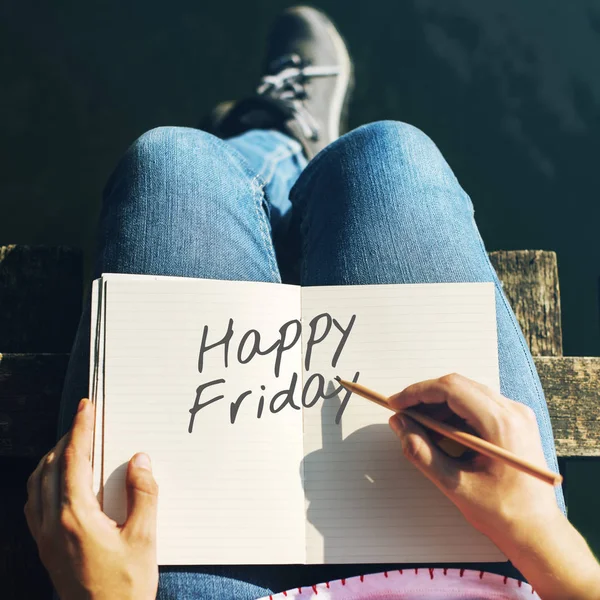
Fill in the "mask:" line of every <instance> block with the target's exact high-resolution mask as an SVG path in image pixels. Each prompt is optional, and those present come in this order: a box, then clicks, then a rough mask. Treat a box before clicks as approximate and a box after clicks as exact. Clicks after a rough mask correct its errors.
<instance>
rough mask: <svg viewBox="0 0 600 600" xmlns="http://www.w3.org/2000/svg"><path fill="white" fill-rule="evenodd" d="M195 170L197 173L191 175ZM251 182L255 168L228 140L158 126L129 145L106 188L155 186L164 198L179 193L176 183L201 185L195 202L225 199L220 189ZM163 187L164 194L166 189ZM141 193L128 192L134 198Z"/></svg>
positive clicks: (167, 200)
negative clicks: (244, 160)
mask: <svg viewBox="0 0 600 600" xmlns="http://www.w3.org/2000/svg"><path fill="white" fill-rule="evenodd" d="M191 173H193V177H192V176H190V174H191ZM234 178H235V179H236V180H248V181H250V182H251V181H252V173H251V172H250V171H249V169H248V167H247V166H246V165H245V164H243V163H242V162H241V161H240V160H239V157H238V156H237V155H236V153H235V151H234V150H233V149H232V148H230V147H229V146H228V145H227V144H226V143H225V142H224V141H223V140H221V139H219V138H217V137H216V136H214V135H212V134H210V133H206V132H205V131H201V130H198V129H192V128H188V127H156V128H155V129H151V130H149V131H147V132H146V133H144V134H143V135H141V136H140V137H139V138H138V139H137V140H136V141H135V142H133V144H131V146H130V147H129V148H128V149H127V151H126V152H125V154H124V156H123V157H122V159H121V160H120V161H119V163H118V165H117V167H116V169H115V172H114V173H113V174H112V176H111V177H110V178H109V180H108V182H107V184H106V187H105V189H104V197H105V198H106V197H108V196H110V195H111V193H112V192H113V191H114V190H115V187H116V186H123V185H126V186H127V187H134V188H137V187H140V186H145V185H146V186H147V185H150V184H151V185H152V186H153V187H154V191H155V193H156V194H157V195H158V196H159V197H160V200H161V201H164V202H165V203H168V202H169V201H170V200H172V199H173V198H174V195H173V193H171V192H172V191H173V190H172V188H173V187H178V188H180V187H181V186H182V185H183V186H184V187H186V182H187V187H193V188H195V189H197V191H198V193H197V194H196V198H195V200H196V201H199V202H201V201H212V202H215V201H218V202H222V201H226V200H227V198H228V195H227V194H225V193H222V191H221V190H223V189H225V188H226V187H227V184H228V183H231V180H232V179H234ZM161 192H162V193H161ZM139 196H140V194H127V195H125V197H128V198H129V199H131V200H134V199H135V198H136V197H139Z"/></svg>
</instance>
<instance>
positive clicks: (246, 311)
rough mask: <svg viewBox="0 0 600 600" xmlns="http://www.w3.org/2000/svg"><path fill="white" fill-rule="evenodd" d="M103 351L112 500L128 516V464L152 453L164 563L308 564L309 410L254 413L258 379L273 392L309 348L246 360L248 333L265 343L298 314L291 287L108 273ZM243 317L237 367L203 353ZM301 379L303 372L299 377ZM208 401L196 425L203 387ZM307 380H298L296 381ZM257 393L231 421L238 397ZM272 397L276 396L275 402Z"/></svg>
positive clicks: (107, 494) (107, 493) (106, 495)
mask: <svg viewBox="0 0 600 600" xmlns="http://www.w3.org/2000/svg"><path fill="white" fill-rule="evenodd" d="M105 303H106V315H105V319H106V322H105V328H106V340H105V348H104V353H105V356H104V369H105V373H106V377H105V386H104V431H103V436H104V450H103V465H104V472H103V477H102V479H103V500H104V505H103V508H104V510H105V512H106V513H107V514H108V515H109V516H111V517H112V518H114V519H115V520H117V521H118V522H122V521H123V520H124V518H125V516H126V513H125V510H126V501H125V489H124V475H125V466H126V463H127V461H128V460H129V459H130V457H131V456H132V455H133V454H135V453H136V452H140V451H143V452H147V453H148V454H149V455H150V456H151V458H152V462H153V471H154V474H155V477H156V479H157V481H158V484H159V487H160V496H159V515H158V560H159V563H160V564H239V563H244V564H252V563H302V562H304V561H305V544H304V518H303V492H302V482H301V470H300V469H301V463H302V415H301V412H300V411H299V410H298V411H297V410H282V411H281V412H279V413H277V414H271V413H270V412H269V411H268V410H264V411H263V414H262V416H261V418H260V419H259V418H257V406H258V400H259V397H260V394H261V393H262V390H261V387H260V386H261V385H264V386H265V391H264V393H265V395H267V398H268V400H270V398H271V397H272V395H273V394H274V393H276V392H277V391H279V390H282V389H283V388H284V387H285V386H286V383H289V382H290V380H291V377H292V374H293V373H294V372H296V371H297V369H298V367H299V365H300V364H301V355H300V353H301V344H300V343H298V344H296V346H295V348H293V349H292V350H290V351H289V352H286V353H285V354H284V355H283V357H282V363H281V371H280V374H279V377H278V378H275V377H274V374H273V358H272V356H264V357H263V356H258V357H256V358H255V359H253V360H252V362H251V364H250V363H249V364H248V365H240V364H239V363H238V362H237V360H236V358H235V355H236V351H237V347H238V344H239V341H240V338H241V336H242V334H243V333H245V332H246V331H248V330H250V329H256V330H258V331H260V333H261V335H262V337H263V340H264V341H263V346H264V347H266V346H268V345H270V344H271V343H272V342H273V341H275V340H276V339H277V338H278V336H279V332H278V329H279V328H280V327H281V325H282V324H283V323H285V322H286V321H289V320H293V319H298V317H299V315H300V289H299V288H297V287H292V286H284V285H275V284H263V283H242V282H228V281H208V280H191V279H178V278H170V279H168V280H165V279H162V280H161V279H159V278H135V279H132V278H129V279H127V278H118V277H112V278H107V279H106V297H105ZM230 317H233V318H234V335H233V337H232V340H231V342H230V348H229V361H228V367H227V368H225V367H224V352H223V348H222V347H220V348H218V349H214V350H210V351H207V353H206V354H205V361H204V365H203V372H202V373H199V371H198V355H199V349H200V344H201V340H202V333H203V329H204V326H205V325H209V338H208V339H209V341H211V342H212V343H214V342H216V341H218V340H220V339H221V338H222V337H223V336H224V334H225V333H226V330H227V325H228V321H229V318H230ZM300 377H301V374H300ZM221 378H223V379H225V380H226V383H224V384H220V385H219V386H218V387H213V388H207V390H206V395H205V396H202V398H205V399H206V400H209V399H211V398H213V397H215V396H216V395H218V394H222V395H224V399H222V400H219V401H217V402H215V403H213V404H211V405H209V406H207V407H205V408H203V409H202V410H201V411H199V412H198V413H197V415H196V417H195V422H194V426H193V431H192V433H188V427H189V421H190V412H189V410H190V408H192V406H193V404H194V400H195V396H196V390H197V387H198V386H199V385H201V384H202V383H206V382H208V381H213V380H217V379H221ZM299 385H300V384H299ZM246 390H252V394H251V395H249V396H247V397H246V398H245V399H244V400H243V403H242V404H241V407H240V409H239V412H238V414H237V419H236V422H235V424H233V425H232V424H231V423H230V404H231V401H235V400H236V399H237V397H238V396H239V395H240V394H241V393H242V392H244V391H246ZM268 400H267V401H268Z"/></svg>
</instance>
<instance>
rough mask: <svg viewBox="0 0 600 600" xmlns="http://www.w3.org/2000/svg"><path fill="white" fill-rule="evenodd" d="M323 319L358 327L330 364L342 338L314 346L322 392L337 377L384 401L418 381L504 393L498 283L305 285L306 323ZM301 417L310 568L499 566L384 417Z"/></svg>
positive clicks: (321, 410) (358, 409)
mask: <svg viewBox="0 0 600 600" xmlns="http://www.w3.org/2000/svg"><path fill="white" fill-rule="evenodd" d="M324 312H327V313H330V314H331V315H332V316H333V317H334V318H336V319H337V320H338V321H339V322H340V323H341V324H344V325H345V324H347V323H348V322H349V321H350V318H351V317H352V315H356V320H355V322H354V326H353V329H352V332H351V335H350V336H349V338H348V342H347V344H346V346H345V347H344V349H343V351H342V353H341V355H340V357H339V362H338V363H337V365H336V366H335V368H334V367H332V365H331V359H332V356H333V353H334V352H335V348H336V346H337V344H338V342H339V339H340V336H339V335H338V336H331V337H328V338H326V339H325V340H324V341H323V342H322V344H319V345H318V346H316V347H315V349H314V351H313V353H312V357H311V365H310V371H309V373H307V374H306V375H305V378H306V377H308V376H310V374H311V373H313V372H315V373H322V374H323V375H325V376H326V379H327V380H328V385H329V390H332V389H333V390H334V389H335V387H337V386H338V384H337V382H335V381H333V378H334V377H335V376H336V375H339V376H340V377H342V379H348V380H352V378H353V377H354V375H355V373H356V372H357V371H358V372H359V373H360V375H359V379H358V381H359V383H362V384H363V385H366V386H367V387H369V388H371V389H374V390H376V391H378V392H380V393H383V394H385V395H391V394H393V393H395V392H398V391H400V390H402V389H403V388H404V387H406V386H407V385H409V384H411V383H415V382H417V381H422V380H425V379H430V378H435V377H439V376H442V375H444V374H447V373H452V372H457V373H461V374H463V375H465V376H467V377H470V378H472V379H475V380H477V381H479V382H481V383H484V384H487V385H489V386H490V387H492V388H494V389H499V375H498V354H497V334H496V320H495V304H494V288H493V284H486V283H476V284H426V285H381V286H369V287H363V286H343V287H310V288H303V290H302V317H303V323H304V324H305V335H304V339H303V343H304V346H305V348H306V344H307V335H306V323H307V322H309V321H310V320H311V319H312V318H314V316H315V315H318V314H321V313H324ZM344 394H345V392H343V393H342V394H340V395H339V396H338V397H336V398H333V399H330V400H325V401H322V402H321V403H319V404H318V405H315V407H313V408H310V409H306V410H305V411H304V414H303V416H304V453H305V459H304V478H305V494H306V505H305V508H306V550H307V562H308V563H352V562H414V563H419V562H469V561H504V560H506V558H505V557H504V555H502V554H501V553H500V552H499V550H498V549H497V548H496V547H495V546H494V545H493V544H492V543H491V542H490V541H489V540H488V539H487V538H485V537H484V536H483V535H481V534H480V533H479V532H477V531H476V530H475V529H474V528H473V527H472V526H471V525H469V524H468V523H467V522H466V521H465V519H464V518H463V517H462V515H461V514H460V512H459V511H458V509H456V508H455V507H454V505H453V504H452V503H451V502H450V501H449V500H448V499H447V498H446V497H445V496H444V495H443V494H442V493H441V492H440V491H439V490H438V489H437V488H436V487H435V485H433V484H432V483H431V482H430V481H429V480H427V479H426V478H425V477H424V476H423V475H422V474H421V473H420V472H419V471H418V470H417V469H416V468H415V467H414V466H413V465H412V464H410V463H409V462H408V460H407V459H405V458H404V457H403V455H402V449H401V444H400V442H399V440H398V439H397V438H396V436H395V435H394V434H393V433H392V431H391V430H390V429H389V426H388V424H387V421H388V418H389V416H390V412H389V411H388V410H387V409H385V408H382V407H380V406H377V405H375V404H373V403H371V402H369V401H368V400H365V399H363V398H360V397H356V396H352V397H351V399H350V401H349V403H348V405H347V407H346V409H345V411H344V413H343V416H342V419H341V423H340V425H336V424H335V417H336V414H337V411H338V410H339V408H340V403H341V398H342V397H343V395H344Z"/></svg>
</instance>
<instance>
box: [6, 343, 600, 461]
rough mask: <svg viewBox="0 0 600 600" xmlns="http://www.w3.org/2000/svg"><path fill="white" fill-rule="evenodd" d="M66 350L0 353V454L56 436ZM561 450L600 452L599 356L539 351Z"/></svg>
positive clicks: (26, 453)
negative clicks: (548, 354)
mask: <svg viewBox="0 0 600 600" xmlns="http://www.w3.org/2000/svg"><path fill="white" fill-rule="evenodd" d="M67 361H68V356H67V355H66V354H61V355H58V354H57V355H52V354H50V355H49V354H46V355H44V354H42V355H22V354H20V355H19V354H17V355H15V354H13V355H0V456H13V457H32V458H39V457H40V456H42V455H43V454H44V453H45V452H47V451H48V450H49V449H50V448H51V447H52V445H53V444H54V441H55V434H56V420H57V415H58V406H59V400H60V392H61V387H62V381H63V378H64V374H65V370H66V366H67ZM535 363H536V366H537V369H538V372H539V375H540V379H541V381H542V386H543V388H544V391H545V392H546V399H547V401H548V409H549V411H550V417H551V419H552V427H553V429H554V438H555V441H556V451H557V454H558V456H565V457H567V456H600V386H599V382H600V358H582V357H572V356H568V357H536V358H535Z"/></svg>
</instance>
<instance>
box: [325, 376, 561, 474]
mask: <svg viewBox="0 0 600 600" xmlns="http://www.w3.org/2000/svg"><path fill="white" fill-rule="evenodd" d="M335 379H336V381H338V382H339V383H340V384H341V385H342V386H343V387H344V388H346V389H347V390H348V391H350V392H352V393H354V394H357V395H358V396H362V397H363V398H366V399H367V400H371V402H375V403H376V404H379V405H380V406H383V407H384V408H387V409H388V410H392V411H394V409H393V408H392V407H391V406H390V405H389V404H388V399H387V397H386V396H384V395H382V394H379V393H377V392H375V391H373V390H370V389H369V388H367V387H365V386H364V385H361V384H360V383H354V382H352V381H344V380H343V379H341V378H340V377H336V378H335ZM395 412H400V413H402V414H403V415H408V416H409V417H410V418H411V419H414V420H415V421H417V422H418V423H420V424H421V425H423V426H425V427H427V428H428V429H432V430H433V431H436V432H437V433H439V434H441V435H443V436H445V437H447V438H449V439H451V440H454V441H455V442H458V443H459V444H462V445H463V446H466V447H467V448H471V449H472V450H475V451H477V452H480V453H481V454H485V455H486V456H489V457H491V458H496V459H498V460H502V461H504V462H505V463H506V464H507V465H510V466H511V467H514V468H515V469H519V470H520V471H523V472H524V473H528V474H529V475H533V476H534V477H537V478H538V479H541V480H542V481H545V482H546V483H550V484H551V485H560V484H561V483H562V480H563V478H562V475H559V474H557V473H553V472H552V471H550V470H549V469H544V468H542V467H538V466H537V465H534V464H532V463H530V462H529V461H528V460H525V459H523V458H519V457H518V456H517V455H516V454H513V453H512V452H509V451H508V450H505V449H504V448H502V447H500V446H496V445H495V444H492V443H491V442H488V441H486V440H484V439H482V438H480V437H477V436H476V435H473V434H471V433H467V432H466V431H461V430H460V429H458V428H457V427H453V426H451V425H448V424H446V423H442V422H440V421H436V420H435V419H432V418H431V417H429V416H427V415H424V414H422V413H420V412H418V411H416V410H413V409H410V408H406V409H404V410H402V411H395Z"/></svg>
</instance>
